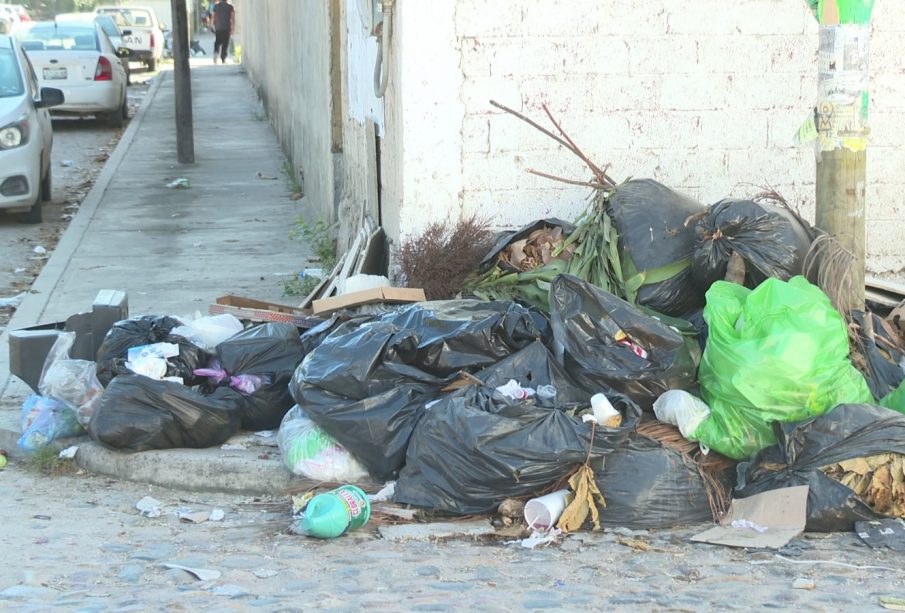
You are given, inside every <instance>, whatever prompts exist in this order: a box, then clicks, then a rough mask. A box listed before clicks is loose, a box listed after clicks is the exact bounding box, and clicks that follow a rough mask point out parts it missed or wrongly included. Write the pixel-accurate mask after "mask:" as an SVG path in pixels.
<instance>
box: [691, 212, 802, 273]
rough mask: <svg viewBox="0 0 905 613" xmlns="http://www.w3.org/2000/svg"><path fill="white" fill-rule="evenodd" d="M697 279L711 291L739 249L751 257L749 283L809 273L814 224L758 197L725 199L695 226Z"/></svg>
mask: <svg viewBox="0 0 905 613" xmlns="http://www.w3.org/2000/svg"><path fill="white" fill-rule="evenodd" d="M695 237H696V238H695V247H694V264H693V266H692V270H693V272H694V278H695V281H696V282H697V283H698V285H699V287H700V288H701V289H702V290H704V291H706V290H707V289H709V288H710V286H711V285H713V282H714V281H719V280H720V279H724V278H725V277H726V267H727V266H728V264H729V258H730V257H731V256H732V254H733V252H734V253H738V254H739V256H741V258H742V259H743V260H744V261H745V286H746V287H750V288H754V287H757V286H758V285H760V284H761V283H763V282H764V281H765V280H767V279H769V278H770V277H776V278H778V279H780V280H782V281H788V280H789V279H791V278H792V277H794V276H795V275H800V274H802V273H803V271H802V266H803V265H804V258H805V256H806V255H807V253H808V249H810V247H811V243H812V242H813V241H814V230H813V228H811V227H810V226H808V225H807V224H806V223H803V222H802V221H800V220H799V219H798V218H797V217H796V216H795V215H794V214H793V213H792V212H791V211H790V210H788V209H787V208H785V207H781V206H775V205H772V204H766V203H760V202H754V201H752V200H735V199H731V198H730V199H726V200H720V201H719V202H717V203H716V204H714V205H713V206H712V207H710V210H709V211H708V212H707V215H705V216H704V217H702V218H701V219H700V220H699V221H698V223H697V224H696V226H695Z"/></svg>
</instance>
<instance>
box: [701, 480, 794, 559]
mask: <svg viewBox="0 0 905 613" xmlns="http://www.w3.org/2000/svg"><path fill="white" fill-rule="evenodd" d="M807 511H808V486H807V485H799V486H796V487H786V488H782V489H778V490H770V491H769V492H763V493H761V494H756V495H754V496H751V497H749V498H739V499H736V500H733V501H732V505H731V506H730V507H729V512H728V513H726V517H724V518H723V520H722V521H721V522H720V525H719V526H716V527H714V528H711V529H710V530H706V531H704V532H702V533H701V534H698V535H695V536H693V537H691V540H692V541H694V542H697V543H712V544H714V545H727V546H729V547H754V548H761V547H770V548H772V549H779V548H780V547H784V546H786V545H787V544H788V543H789V541H791V540H792V539H793V538H795V537H796V536H798V535H799V534H801V533H802V532H804V526H805V523H806V521H807Z"/></svg>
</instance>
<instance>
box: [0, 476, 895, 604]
mask: <svg viewBox="0 0 905 613" xmlns="http://www.w3.org/2000/svg"><path fill="white" fill-rule="evenodd" d="M144 496H152V497H154V498H155V499H157V500H158V501H160V502H161V503H163V505H164V506H163V512H164V514H163V515H162V516H161V517H159V518H155V519H149V518H145V517H142V516H140V515H139V513H138V511H137V510H136V509H135V503H136V502H137V501H138V500H140V499H141V498H143V497H144ZM180 507H185V508H187V509H190V510H192V511H199V510H209V509H212V508H219V509H223V511H224V512H225V518H224V520H223V521H222V522H218V523H211V522H207V523H202V524H189V523H181V522H180V521H179V519H178V518H177V517H176V516H175V514H174V513H175V512H176V511H178V510H179V509H180ZM287 509H288V501H287V500H285V499H280V498H274V499H252V498H241V497H236V496H226V495H222V494H197V493H184V492H176V491H170V490H163V489H160V488H155V487H151V486H147V485H140V484H135V483H128V482H117V481H112V480H108V479H103V478H99V477H91V476H87V475H72V474H70V475H68V476H57V477H48V476H43V475H42V474H41V473H39V472H36V471H35V470H33V469H31V470H29V469H26V468H25V467H24V466H23V465H10V466H9V467H8V468H7V469H6V470H4V471H0V517H3V518H4V520H3V521H2V522H0V551H3V552H4V554H3V555H4V562H5V565H4V572H3V574H2V575H0V608H3V609H7V610H12V609H13V608H15V610H16V611H47V610H50V609H51V608H52V609H53V610H67V611H69V610H79V611H148V610H168V611H199V610H218V611H227V610H229V611H232V610H242V611H246V610H263V611H310V610H323V609H326V610H350V609H352V608H355V609H361V610H369V611H370V610H373V611H389V610H394V611H395V610H414V611H453V610H480V611H504V610H505V611H511V610H592V609H593V610H600V609H603V610H645V611H646V610H669V611H701V610H720V611H723V610H748V609H752V608H760V607H763V608H774V609H776V608H778V609H792V608H803V609H807V610H821V611H827V610H839V611H870V610H879V608H878V606H877V603H878V598H879V596H881V595H898V596H905V586H903V578H905V574H902V572H899V573H896V572H891V571H884V570H857V569H852V568H847V567H844V566H826V565H815V564H811V563H807V562H806V561H810V560H823V561H839V562H845V563H848V564H855V565H874V566H887V567H894V568H901V566H902V565H901V554H897V553H894V552H886V551H881V552H875V551H873V550H869V549H867V548H866V547H864V546H863V545H861V544H860V542H859V541H858V539H857V537H856V536H854V535H853V534H842V535H836V536H833V537H830V538H825V537H824V535H808V536H807V537H805V538H801V539H797V540H795V541H793V543H792V545H791V546H790V547H788V548H787V549H786V550H785V551H784V553H785V555H786V557H787V558H788V559H789V560H793V561H795V562H798V563H795V562H787V561H783V560H779V559H776V558H774V556H773V554H772V553H768V552H745V551H742V550H735V549H728V548H720V547H715V546H710V545H691V544H689V543H688V542H687V540H688V537H689V536H690V535H691V534H693V533H694V530H690V529H681V530H675V531H655V532H651V533H641V534H636V535H633V536H631V537H626V536H623V535H620V534H619V533H617V532H607V533H603V534H591V533H583V534H579V535H578V536H576V537H573V538H571V539H569V540H567V541H565V543H564V544H562V545H557V546H553V547H550V548H547V549H538V550H533V551H532V550H528V549H523V548H521V547H519V546H517V545H506V544H504V543H501V542H489V543H485V542H473V541H463V540H453V541H447V542H443V543H429V542H418V541H408V542H390V541H387V540H383V539H380V538H378V537H377V536H376V534H375V533H374V531H373V530H371V531H367V530H365V531H363V532H360V533H352V534H350V535H347V536H345V537H342V538H339V539H336V540H333V541H324V542H322V541H316V540H309V539H306V538H304V537H299V536H293V535H291V534H288V533H287V530H286V529H287V526H288V511H287ZM372 528H373V526H372ZM631 539H634V541H632V540H631ZM620 541H622V543H628V544H622V543H620ZM633 542H634V546H635V547H643V546H649V547H650V548H651V549H650V551H643V552H642V551H638V550H637V549H635V548H633V547H632V546H630V544H631V543H633ZM639 542H640V543H641V544H640V545H639V544H638V543H639ZM164 563H178V564H182V565H184V566H190V567H201V568H206V569H212V570H217V571H220V573H221V576H220V577H219V578H217V579H214V580H209V581H199V580H196V579H194V578H193V577H192V576H191V575H189V574H187V573H186V572H185V571H182V570H168V569H166V568H164V567H163V566H162V564H164ZM799 577H805V578H808V579H811V580H813V582H814V583H815V584H816V588H815V589H813V590H803V589H793V588H792V584H793V582H794V581H795V580H796V578H799Z"/></svg>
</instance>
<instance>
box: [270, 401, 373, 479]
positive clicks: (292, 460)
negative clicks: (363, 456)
mask: <svg viewBox="0 0 905 613" xmlns="http://www.w3.org/2000/svg"><path fill="white" fill-rule="evenodd" d="M277 445H278V446H279V448H280V454H281V455H282V456H283V464H285V465H286V468H288V469H289V470H290V471H291V472H292V473H293V474H296V475H300V476H302V477H307V478H309V479H314V480H315V481H331V482H336V483H356V482H358V481H361V480H362V479H365V478H366V477H367V476H368V471H367V470H365V468H364V467H363V466H362V465H361V464H360V463H359V462H358V460H356V459H355V457H354V456H352V454H351V453H349V452H348V451H346V449H345V448H344V447H343V446H342V445H340V444H339V443H337V442H336V440H335V439H334V438H333V437H332V436H330V435H329V434H327V433H326V432H324V431H323V430H321V429H320V428H319V427H317V424H315V423H314V422H313V421H311V420H310V419H309V418H308V416H307V415H305V412H304V411H302V409H301V408H299V407H298V405H296V406H294V407H292V409H290V411H289V412H288V413H286V416H285V417H283V421H282V423H280V431H279V432H278V433H277Z"/></svg>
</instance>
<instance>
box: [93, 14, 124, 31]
mask: <svg viewBox="0 0 905 613" xmlns="http://www.w3.org/2000/svg"><path fill="white" fill-rule="evenodd" d="M97 23H98V25H99V26H100V27H101V29H102V30H103V31H104V32H105V33H106V34H107V36H119V28H117V27H116V22H115V21H113V18H112V17H110V15H98V16H97Z"/></svg>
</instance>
